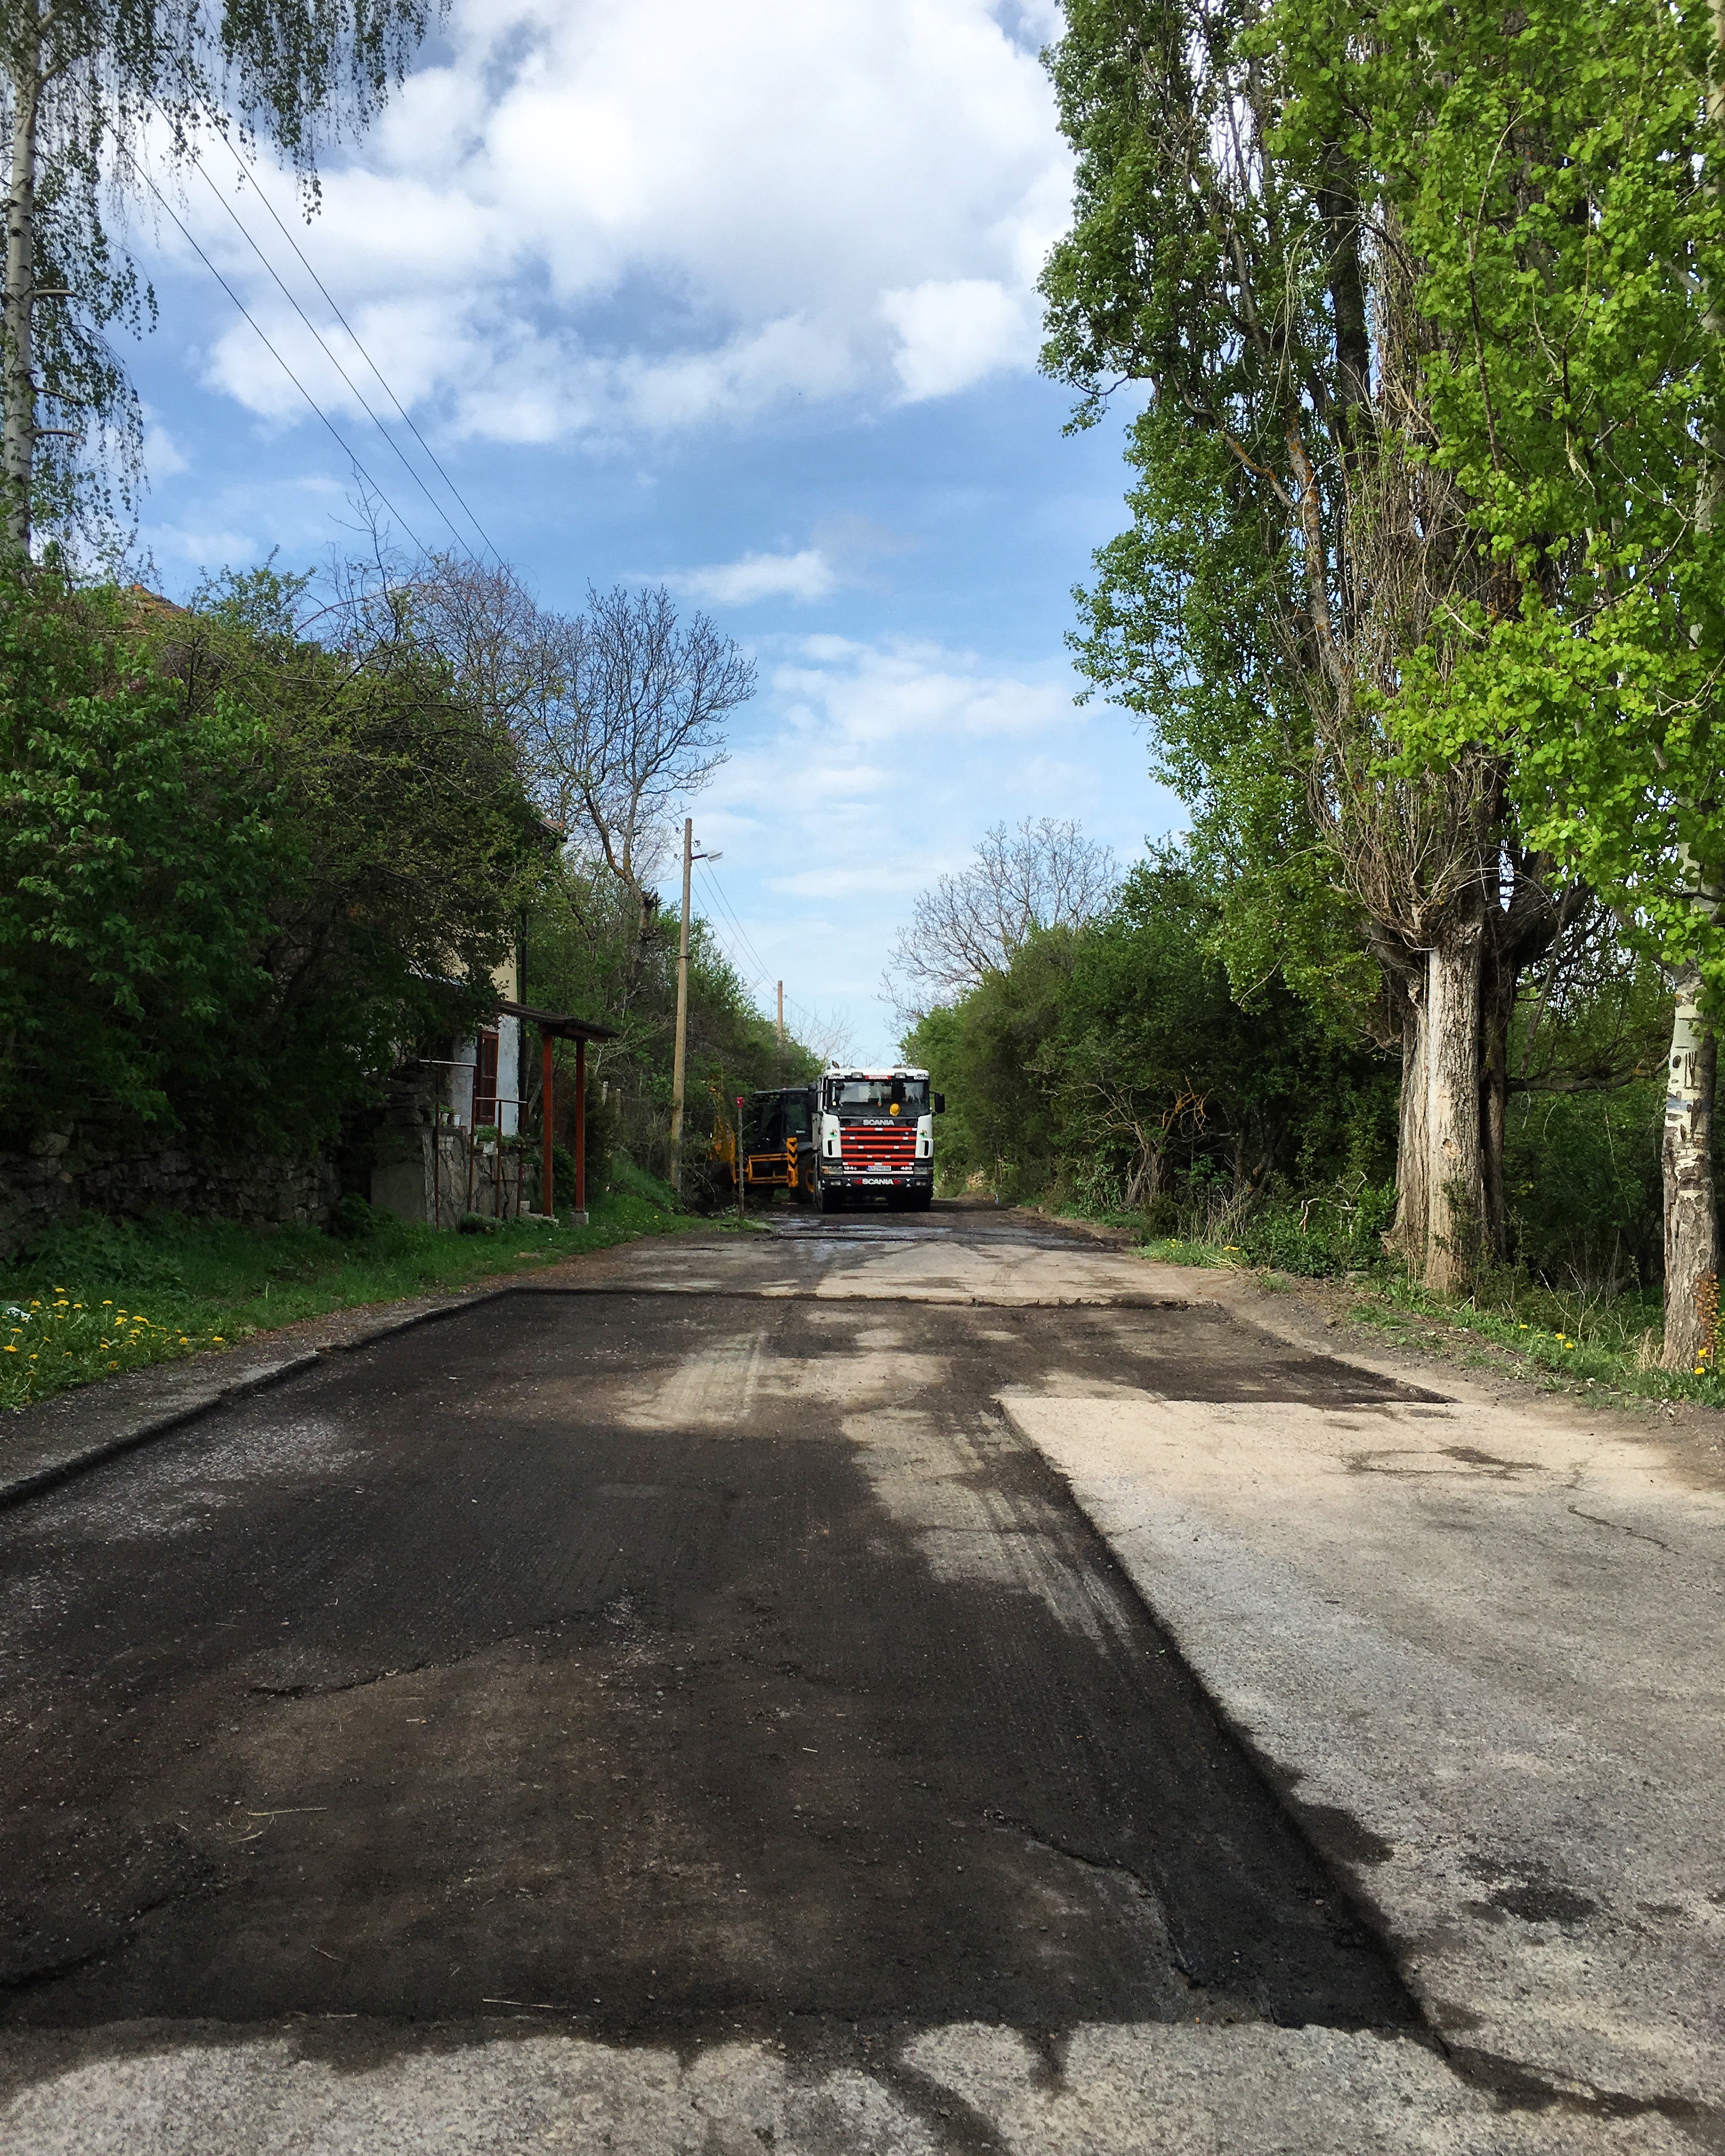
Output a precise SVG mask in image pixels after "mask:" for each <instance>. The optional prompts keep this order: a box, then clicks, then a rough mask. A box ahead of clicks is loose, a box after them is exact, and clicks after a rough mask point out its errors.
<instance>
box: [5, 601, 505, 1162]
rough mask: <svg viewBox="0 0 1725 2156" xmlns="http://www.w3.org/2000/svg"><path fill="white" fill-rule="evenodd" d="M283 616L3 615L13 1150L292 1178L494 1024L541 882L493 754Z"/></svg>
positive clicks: (362, 659) (454, 709)
mask: <svg viewBox="0 0 1725 2156" xmlns="http://www.w3.org/2000/svg"><path fill="white" fill-rule="evenodd" d="M302 590H303V583H302V581H301V580H297V579H293V578H287V577H281V576H280V575H278V574H277V573H276V572H275V571H273V570H264V571H262V572H255V573H254V574H253V575H251V576H249V577H244V578H239V579H229V580H227V581H226V582H225V583H223V585H221V586H220V587H218V588H215V589H213V590H212V591H211V592H208V593H205V594H204V595H203V598H202V599H201V601H200V603H198V606H197V607H195V608H193V609H189V610H188V609H181V608H170V607H167V606H166V605H164V604H163V603H161V602H159V601H158V602H153V603H152V602H147V601H146V599H145V598H141V597H140V596H139V595H138V594H136V593H119V592H114V591H111V590H108V591H98V592H85V593H73V592H68V591H67V590H66V589H65V588H64V586H63V585H62V584H60V583H59V581H58V580H57V579H55V578H54V577H51V576H49V575H48V574H47V573H46V572H42V571H40V570H35V569H30V570H27V571H26V572H24V573H23V577H22V578H21V579H15V580H14V582H13V586H12V588H10V590H8V592H6V593H4V594H3V598H4V603H3V604H0V624H3V631H4V641H3V643H0V715H3V719H4V726H5V742H4V748H5V762H4V765H3V767H0V786H3V788H4V790H5V793H6V798H7V801H8V814H7V815H6V817H5V819H4V821H3V828H0V848H3V852H0V864H3V869H4V871H5V874H4V896H3V897H0V1026H3V1028H4V1034H3V1038H4V1039H5V1040H6V1042H7V1044H8V1055H7V1056H6V1059H5V1068H4V1078H3V1091H0V1118H3V1121H4V1123H5V1125H6V1127H7V1130H8V1136H10V1137H13V1138H17V1137H33V1136H34V1135H36V1134H37V1133H38V1132H39V1131H41V1130H42V1129H44V1128H45V1127H64V1126H65V1125H66V1124H67V1123H68V1122H85V1123H90V1124H95V1125H98V1126H105V1127H106V1128H107V1129H108V1130H109V1131H110V1132H116V1131H124V1132H130V1131H132V1130H133V1129H135V1128H136V1126H138V1125H139V1124H153V1125H155V1126H157V1127H158V1128H167V1129H170V1130H179V1131H182V1132H186V1133H187V1135H188V1136H190V1137H193V1138H194V1139H196V1140H197V1141H198V1142H203V1143H206V1144H209V1145H213V1146H216V1147H239V1146H246V1145H249V1146H257V1145H264V1146H266V1147H270V1148H272V1149H275V1150H282V1151H292V1152H306V1151H310V1150H311V1149H312V1148H314V1147H316V1145H318V1144H319V1143H321V1142H323V1141H325V1140H326V1139H328V1138H329V1137H331V1136H333V1135H334V1133H335V1132H336V1127H337V1126H338V1125H339V1122H340V1121H341V1116H342V1115H343V1113H344V1111H346V1110H347V1109H349V1108H351V1107H352V1106H357V1104H359V1103H360V1102H361V1101H363V1100H365V1099H366V1098H367V1097H368V1096H371V1095H372V1094H374V1093H375V1092H376V1091H377V1089H379V1088H380V1087H382V1086H383V1085H384V1084H385V1083H386V1081H387V1080H388V1074H389V1073H390V1071H391V1070H393V1067H394V1066H395V1065H396V1063H397V1062H398V1059H399V1058H400V1056H401V1055H403V1053H404V1052H407V1051H410V1050H411V1049H412V1048H413V1045H415V1044H417V1043H418V1041H420V1040H422V1039H425V1038H427V1037H428V1036H431V1037H437V1036H442V1037H444V1038H447V1037H448V1035H449V1034H450V1033H451V1032H458V1031H459V1030H461V1029H465V1028H466V1027H469V1026H470V1025H471V1024H472V1023H473V1022H474V1021H475V1019H478V1018H479V1017H480V1016H481V1015H482V1014H484V1013H485V1011H487V1010H488V1009H492V1008H495V990H494V989H493V988H492V985H491V976H492V972H493V969H494V968H495V966H496V965H497V964H498V962H500V961H501V959H502V958H503V957H505V956H506V953H507V952H508V950H509V948H510V946H511V942H512V940H513V937H514V934H515V932H516V924H517V922H518V921H519V917H520V909H521V905H522V903H523V902H524V901H525V898H526V895H527V893H528V891H530V890H531V888H532V886H533V885H534V883H535V882H536V880H537V879H538V878H539V877H540V876H541V875H542V873H543V868H542V863H543V860H544V856H545V847H544V843H543V831H542V826H541V824H539V821H538V819H537V817H536V814H535V813H534V811H533V809H532V808H531V803H529V801H528V799H527V797H526V792H525V790H524V788H523V786H522V783H521V774H520V772H519V768H518V766H517V764H516V757H515V752H514V746H513V743H512V742H511V740H510V739H509V737H508V736H507V735H506V733H505V732H504V731H502V730H501V728H499V727H497V726H495V725H494V724H492V723H490V722H489V721H487V719H486V718H485V716H484V714H482V713H480V712H478V711H475V710H474V709H473V707H472V706H471V705H470V703H468V702H467V701H465V699H464V698H463V697H462V696H460V694H459V691H458V690H457V689H456V688H455V686H454V685H453V684H452V682H451V681H450V680H449V675H448V673H447V671H446V670H444V668H443V667H442V666H441V665H439V664H438V663H437V662H436V661H435V660H433V659H431V658H429V657H428V656H427V654H424V652H423V651H422V650H421V649H418V647H417V646H415V645H414V644H412V643H411V642H410V641H409V642H403V641H400V640H398V639H383V640H382V641H381V642H376V643H366V644H348V645H346V646H337V647H331V646H326V645H323V644H317V643H316V642H313V641H311V640H310V639H307V638H305V636H304V635H303V634H301V633H300V630H299V629H298V627H297V624H296V608H297V603H298V600H299V598H300V593H301V592H302Z"/></svg>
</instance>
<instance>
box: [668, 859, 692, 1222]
mask: <svg viewBox="0 0 1725 2156" xmlns="http://www.w3.org/2000/svg"><path fill="white" fill-rule="evenodd" d="M694 865H695V819H694V818H693V817H692V816H685V818H684V819H683V932H682V935H681V937H680V939H679V941H678V943H677V1045H676V1050H675V1054H674V1055H673V1057H672V1059H671V1140H670V1156H671V1158H670V1179H671V1188H672V1189H673V1190H675V1192H677V1193H678V1194H679V1196H680V1195H681V1193H682V1188H683V1070H684V1065H685V1062H686V1061H687V1060H688V1053H689V875H690V871H691V869H693V867H694Z"/></svg>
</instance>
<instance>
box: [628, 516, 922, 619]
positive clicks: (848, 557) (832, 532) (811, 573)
mask: <svg viewBox="0 0 1725 2156" xmlns="http://www.w3.org/2000/svg"><path fill="white" fill-rule="evenodd" d="M915 547H916V542H915V541H914V540H911V539H906V538H903V537H901V536H900V535H899V534H898V533H897V532H895V531H886V530H885V529H884V528H883V527H882V526H880V525H878V524H873V523H870V521H869V520H868V518H867V517H865V516H836V517H832V518H829V519H828V520H827V521H825V522H824V523H822V524H821V525H819V526H818V527H817V528H816V530H815V532H814V537H813V542H812V543H811V544H810V545H809V546H807V547H799V548H798V550H797V552H794V553H781V554H769V553H752V554H745V555H743V556H742V558H741V559H740V560H738V561H735V562H714V563H712V564H711V566H709V567H706V568H700V569H678V570H673V571H672V572H670V573H669V574H668V575H666V576H665V577H663V578H661V579H660V580H659V581H661V582H663V583H666V584H669V585H670V588H672V590H674V591H679V592H686V593H688V594H689V596H690V597H691V598H697V599H705V600H706V602H707V603H708V604H709V605H711V606H752V605H754V604H755V603H757V601H758V600H761V599H770V598H790V599H801V600H804V601H807V600H810V599H824V598H829V597H830V596H831V595H832V593H834V592H836V591H838V590H839V589H840V588H841V587H844V586H846V585H855V584H865V583H871V582H873V581H874V579H873V577H871V575H870V567H869V565H870V562H873V561H874V560H875V558H876V557H878V556H880V555H882V554H904V553H909V552H912V551H913V550H914V548H915ZM839 648H840V649H841V650H844V651H849V650H850V649H852V648H853V647H851V646H850V645H848V644H841V645H840V647H839Z"/></svg>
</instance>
